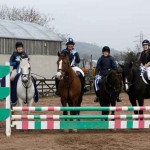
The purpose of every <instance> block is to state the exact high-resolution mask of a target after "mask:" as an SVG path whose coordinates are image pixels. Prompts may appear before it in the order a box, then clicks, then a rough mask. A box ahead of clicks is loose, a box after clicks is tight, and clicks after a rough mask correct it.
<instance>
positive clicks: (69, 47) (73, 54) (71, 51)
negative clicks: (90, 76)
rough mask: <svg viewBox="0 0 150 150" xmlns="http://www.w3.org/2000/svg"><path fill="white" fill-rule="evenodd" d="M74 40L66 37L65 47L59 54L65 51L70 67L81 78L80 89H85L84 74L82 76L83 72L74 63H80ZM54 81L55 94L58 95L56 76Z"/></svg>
mask: <svg viewBox="0 0 150 150" xmlns="http://www.w3.org/2000/svg"><path fill="white" fill-rule="evenodd" d="M74 45H75V43H74V41H73V39H72V38H68V39H67V43H66V48H65V49H64V50H62V51H61V54H63V53H65V54H66V55H67V56H68V58H69V61H70V65H71V67H72V69H73V70H74V71H75V72H76V74H77V75H78V76H79V78H80V80H81V85H82V91H84V92H85V91H86V89H85V88H84V87H85V76H84V72H83V71H82V70H81V69H80V68H79V67H77V66H76V65H77V64H79V63H80V56H79V53H78V50H77V49H75V48H74ZM55 81H56V95H59V92H58V84H59V80H58V79H57V78H55Z"/></svg>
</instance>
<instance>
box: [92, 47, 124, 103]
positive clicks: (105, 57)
mask: <svg viewBox="0 0 150 150" xmlns="http://www.w3.org/2000/svg"><path fill="white" fill-rule="evenodd" d="M110 69H114V70H116V69H117V64H116V61H115V59H114V58H113V57H112V56H111V55H110V48H109V47H108V46H104V47H103V49H102V56H101V57H100V58H99V59H98V62H97V65H96V71H95V75H96V77H95V88H94V89H95V91H96V95H97V97H99V96H100V94H99V93H100V87H99V84H98V83H101V81H102V79H103V78H104V77H105V76H107V74H108V71H109V70H110ZM97 101H98V98H97V99H96V100H95V102H97ZM117 101H118V102H120V101H121V100H120V99H119V97H118V98H117Z"/></svg>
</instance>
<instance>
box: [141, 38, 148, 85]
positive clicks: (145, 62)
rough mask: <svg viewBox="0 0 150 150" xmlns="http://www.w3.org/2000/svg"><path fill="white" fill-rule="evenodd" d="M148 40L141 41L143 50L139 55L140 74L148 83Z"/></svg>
mask: <svg viewBox="0 0 150 150" xmlns="http://www.w3.org/2000/svg"><path fill="white" fill-rule="evenodd" d="M149 45H150V42H149V41H148V40H144V41H143V42H142V46H143V51H142V53H141V56H140V63H141V64H140V70H141V73H142V74H141V75H142V78H143V80H144V82H145V83H150V49H149Z"/></svg>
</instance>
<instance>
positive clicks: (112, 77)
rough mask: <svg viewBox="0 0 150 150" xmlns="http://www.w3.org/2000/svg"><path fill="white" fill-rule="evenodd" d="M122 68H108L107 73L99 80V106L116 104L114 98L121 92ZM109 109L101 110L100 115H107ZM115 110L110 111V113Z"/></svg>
mask: <svg viewBox="0 0 150 150" xmlns="http://www.w3.org/2000/svg"><path fill="white" fill-rule="evenodd" d="M121 82H122V70H109V72H108V75H107V76H105V77H103V78H102V80H101V81H100V83H99V84H100V85H99V87H100V93H99V94H98V96H99V103H100V106H102V107H104V106H107V107H109V106H116V100H117V97H118V96H119V94H120V92H121ZM108 114H109V111H102V115H108ZM114 114H115V112H114V111H112V115H114Z"/></svg>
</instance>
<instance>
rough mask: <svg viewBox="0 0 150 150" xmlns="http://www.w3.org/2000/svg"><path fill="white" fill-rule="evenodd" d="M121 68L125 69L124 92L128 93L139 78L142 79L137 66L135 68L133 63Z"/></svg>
mask: <svg viewBox="0 0 150 150" xmlns="http://www.w3.org/2000/svg"><path fill="white" fill-rule="evenodd" d="M121 67H122V69H123V83H124V90H125V91H126V92H128V90H129V87H130V86H131V85H133V84H134V82H135V81H136V79H137V78H139V77H140V71H139V69H138V68H137V67H136V66H134V64H133V62H129V63H126V64H125V65H122V66H121Z"/></svg>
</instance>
